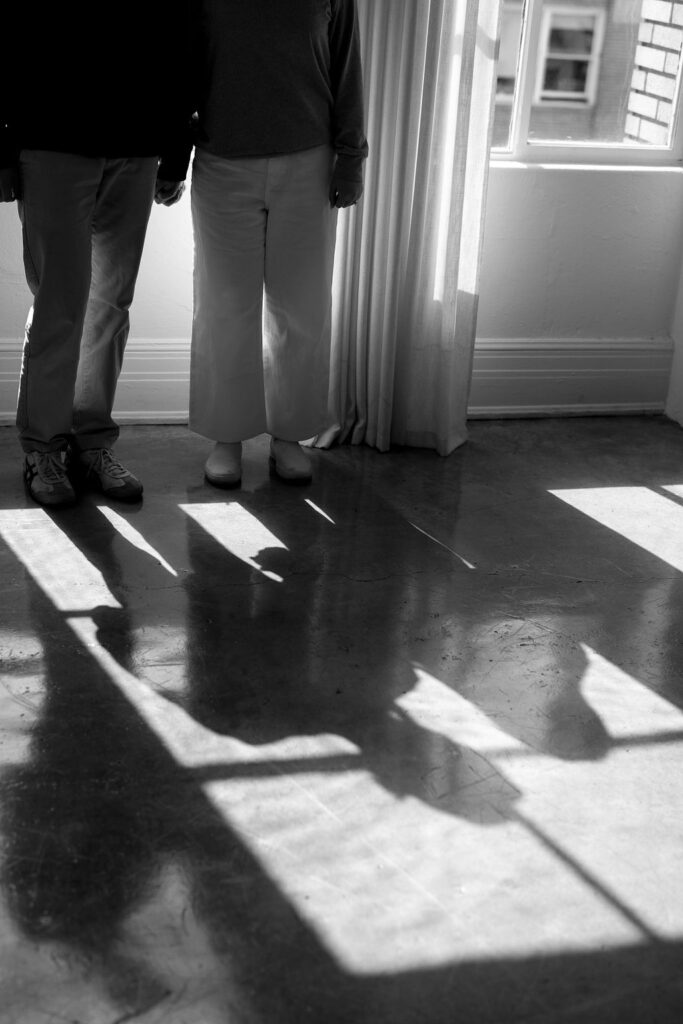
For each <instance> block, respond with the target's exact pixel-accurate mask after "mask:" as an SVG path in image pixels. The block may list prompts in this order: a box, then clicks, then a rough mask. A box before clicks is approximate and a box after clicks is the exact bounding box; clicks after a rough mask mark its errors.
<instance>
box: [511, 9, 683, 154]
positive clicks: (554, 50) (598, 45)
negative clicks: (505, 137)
mask: <svg viewBox="0 0 683 1024" xmlns="http://www.w3.org/2000/svg"><path fill="white" fill-rule="evenodd" d="M535 2H537V3H542V5H543V20H542V28H541V37H540V39H539V46H538V52H537V54H535V58H536V70H535V74H536V78H535V82H536V88H535V90H534V97H533V105H532V109H531V119H530V124H529V140H530V141H532V142H558V141H565V142H566V141H574V142H579V143H580V142H600V143H610V142H612V143H628V144H630V145H642V146H651V145H669V144H670V141H671V140H670V136H671V129H672V126H673V116H674V110H675V105H676V101H677V97H678V77H679V66H680V63H681V48H682V45H683V0H562V2H561V3H558V2H557V0H555V2H554V3H553V2H551V0H535ZM572 58H573V59H572Z"/></svg>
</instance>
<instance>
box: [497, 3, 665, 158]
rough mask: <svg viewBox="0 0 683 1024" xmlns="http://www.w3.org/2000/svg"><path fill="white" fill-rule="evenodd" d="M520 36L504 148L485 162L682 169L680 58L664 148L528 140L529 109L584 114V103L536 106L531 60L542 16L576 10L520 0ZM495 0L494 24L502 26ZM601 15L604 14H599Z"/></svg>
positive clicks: (535, 65) (536, 51)
mask: <svg viewBox="0 0 683 1024" xmlns="http://www.w3.org/2000/svg"><path fill="white" fill-rule="evenodd" d="M521 6H522V32H521V41H520V52H519V58H518V62H517V74H516V81H515V90H514V93H513V96H512V101H511V106H512V114H511V118H510V129H509V139H508V146H507V147H505V148H502V147H500V148H496V149H493V148H492V149H491V161H492V163H495V164H511V163H512V164H544V163H547V164H553V165H555V164H572V165H574V164H588V165H593V164H601V165H615V166H620V165H622V166H623V165H635V166H648V165H656V166H672V167H677V166H680V165H681V164H683V117H682V116H681V107H682V106H683V81H682V79H683V57H682V58H681V61H680V63H679V68H678V78H677V93H678V95H677V102H676V108H675V110H674V115H673V125H672V131H671V143H670V145H649V146H644V145H642V144H638V143H637V142H635V141H624V142H598V141H594V140H586V141H579V140H564V139H558V140H530V139H529V137H528V136H529V126H530V123H531V115H532V111H533V109H534V108H536V107H538V106H541V107H550V106H553V107H555V109H558V108H564V109H567V108H569V109H577V108H578V107H580V108H581V109H588V105H587V104H586V103H580V104H570V103H566V102H561V103H559V104H553V103H552V102H549V101H543V102H542V103H540V104H538V103H537V102H536V89H537V83H538V80H539V72H540V71H541V70H542V69H543V67H544V65H542V64H541V62H540V61H538V62H537V61H536V59H535V55H536V54H539V52H540V49H539V48H540V45H541V41H542V33H543V29H544V22H545V21H546V20H547V19H545V18H544V15H548V14H550V13H551V12H557V11H559V10H561V9H562V8H563V7H564V8H565V9H568V10H571V13H577V8H567V7H566V5H563V4H562V3H558V4H552V5H551V6H549V7H545V8H544V3H543V0H521ZM502 8H503V0H501V11H500V24H501V25H502ZM584 10H585V11H586V12H587V13H588V12H590V13H591V14H593V13H595V12H596V11H600V9H599V8H589V7H586V8H584V9H583V10H582V13H583V11H584ZM601 13H604V12H601ZM603 44H604V35H603V37H602V38H601V39H600V51H599V52H600V53H601V52H602V46H603Z"/></svg>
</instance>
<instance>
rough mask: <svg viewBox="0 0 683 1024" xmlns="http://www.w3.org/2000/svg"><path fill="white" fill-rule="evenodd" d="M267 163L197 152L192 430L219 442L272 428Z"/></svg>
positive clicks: (191, 375) (193, 187)
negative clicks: (267, 356) (266, 314)
mask: <svg viewBox="0 0 683 1024" xmlns="http://www.w3.org/2000/svg"><path fill="white" fill-rule="evenodd" d="M267 165H268V161H267V160H262V159H248V160H226V159H223V158H222V157H216V156H213V155H212V154H210V153H207V152H205V151H204V150H197V152H196V156H195V159H194V164H193V170H192V219H193V226H194V244H195V261H194V315H193V321H192V353H191V364H190V428H191V429H192V430H194V431H196V433H198V434H202V435H204V437H210V438H212V439H213V440H214V441H242V440H245V439H246V438H249V437H254V436H255V435H256V434H261V433H263V431H264V430H265V429H266V411H265V395H264V383H263V359H262V321H263V271H264V245H265V225H266V210H265V182H266V171H267Z"/></svg>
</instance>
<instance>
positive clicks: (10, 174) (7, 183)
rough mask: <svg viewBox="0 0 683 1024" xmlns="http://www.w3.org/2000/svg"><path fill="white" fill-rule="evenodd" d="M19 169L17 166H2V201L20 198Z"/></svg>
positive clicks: (0, 184)
mask: <svg viewBox="0 0 683 1024" xmlns="http://www.w3.org/2000/svg"><path fill="white" fill-rule="evenodd" d="M20 198H21V195H20V188H19V171H18V170H17V168H16V167H0V203H13V202H14V200H15V199H20Z"/></svg>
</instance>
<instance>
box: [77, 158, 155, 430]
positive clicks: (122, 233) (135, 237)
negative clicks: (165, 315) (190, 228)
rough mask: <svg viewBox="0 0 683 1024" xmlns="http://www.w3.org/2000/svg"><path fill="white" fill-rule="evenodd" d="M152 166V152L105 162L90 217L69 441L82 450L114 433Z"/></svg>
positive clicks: (150, 194) (151, 195) (151, 194)
mask: <svg viewBox="0 0 683 1024" xmlns="http://www.w3.org/2000/svg"><path fill="white" fill-rule="evenodd" d="M157 164H158V160H157V158H156V157H126V158H120V159H107V160H106V161H105V162H104V170H103V174H102V181H101V185H100V188H99V190H98V194H97V202H96V205H95V210H94V214H93V231H92V280H91V284H90V295H89V299H88V306H87V310H86V315H85V322H84V325H83V334H82V339H81V351H80V361H79V364H78V374H77V377H76V387H75V394H74V405H73V441H74V444H75V445H76V446H77V447H78V448H79V449H81V450H86V449H88V448H109V447H111V446H112V444H113V443H114V442H115V441H116V438H117V437H118V433H119V428H118V426H117V425H116V423H115V422H114V420H113V419H112V409H113V406H114V398H115V395H116V385H117V383H118V379H119V375H120V373H121V366H122V363H123V354H124V350H125V346H126V341H127V340H128V332H129V328H130V318H129V309H130V306H131V303H132V301H133V294H134V291H135V282H136V280H137V276H138V271H139V269H140V260H141V259H142V251H143V246H144V242H145V235H146V232H147V224H148V222H149V215H150V211H151V209H152V202H153V199H154V187H155V182H156V172H157Z"/></svg>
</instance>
